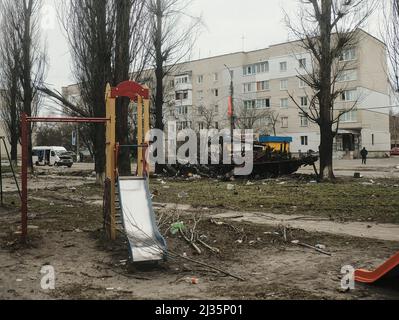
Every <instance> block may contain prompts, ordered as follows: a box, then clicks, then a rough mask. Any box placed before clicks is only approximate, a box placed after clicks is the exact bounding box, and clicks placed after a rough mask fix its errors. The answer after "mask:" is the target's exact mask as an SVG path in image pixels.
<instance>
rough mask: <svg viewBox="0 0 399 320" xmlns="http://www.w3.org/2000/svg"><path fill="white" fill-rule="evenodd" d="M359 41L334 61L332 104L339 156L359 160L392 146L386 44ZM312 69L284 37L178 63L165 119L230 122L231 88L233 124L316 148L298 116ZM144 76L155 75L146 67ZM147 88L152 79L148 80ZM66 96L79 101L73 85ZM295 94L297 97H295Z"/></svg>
mask: <svg viewBox="0 0 399 320" xmlns="http://www.w3.org/2000/svg"><path fill="white" fill-rule="evenodd" d="M358 36H359V40H360V41H359V44H358V45H357V46H356V47H353V48H350V49H348V50H347V51H346V52H345V53H344V54H343V55H342V57H341V58H340V59H339V60H340V61H338V62H337V63H340V64H345V71H343V72H341V73H340V75H339V76H338V82H337V86H338V87H340V88H341V89H342V90H343V92H342V94H341V95H340V96H339V97H338V99H337V100H336V103H335V106H334V108H335V110H336V116H338V115H339V113H340V112H342V111H343V110H350V111H349V112H347V113H345V114H344V115H343V116H342V117H340V121H339V126H338V127H337V128H336V130H337V135H336V138H335V141H334V151H335V157H336V158H357V157H358V156H359V151H360V150H361V149H362V148H363V147H366V148H367V149H368V150H369V153H370V155H371V156H384V155H385V154H386V153H387V152H388V151H389V150H390V139H391V137H390V128H389V108H386V106H389V102H390V98H389V85H388V80H387V75H386V70H387V67H386V61H387V55H386V48H385V45H384V44H383V43H382V42H381V41H379V40H378V39H376V38H374V37H373V36H371V35H370V34H368V33H366V32H364V31H362V30H359V31H358ZM311 68H312V56H311V54H310V53H308V52H306V51H304V49H303V48H301V46H300V45H299V42H286V43H281V44H276V45H272V46H270V47H268V48H265V49H261V50H255V51H250V52H237V53H232V54H226V55H221V56H216V57H210V58H206V59H200V60H195V61H190V62H187V63H183V64H180V65H178V66H177V67H176V70H175V72H174V75H173V76H170V77H169V78H168V79H166V80H165V85H166V87H167V94H166V97H165V107H164V118H165V124H167V123H168V122H170V121H174V122H176V123H177V129H179V130H181V129H186V128H192V129H194V130H197V131H198V130H201V129H210V128H216V129H224V128H229V127H230V119H229V117H228V97H229V96H230V90H231V81H232V82H233V88H234V95H233V97H234V99H233V101H234V107H235V116H236V126H237V127H238V128H253V129H254V131H255V132H256V133H258V134H262V135H267V134H269V135H278V136H289V137H292V138H293V144H292V148H291V150H292V152H293V153H300V152H307V151H308V150H314V151H317V150H318V148H319V145H320V132H319V128H318V126H317V125H316V124H314V123H312V122H311V121H310V120H309V119H307V118H306V117H304V116H303V112H302V111H301V110H300V108H299V107H298V105H299V106H301V108H302V109H303V110H306V109H308V108H309V105H310V101H311V99H312V97H313V95H314V93H313V92H312V91H311V90H310V88H308V87H307V86H306V84H305V83H304V82H303V81H301V80H300V79H299V78H298V75H299V74H302V75H306V74H307V73H308V72H309V70H311ZM148 78H149V79H150V78H153V75H152V71H149V77H148ZM149 86H150V87H151V83H149ZM63 92H64V95H66V96H68V92H71V97H72V98H73V99H76V97H77V96H78V92H77V91H76V87H75V89H74V86H72V87H70V89H68V88H64V90H63ZM291 97H293V98H294V100H295V102H294V101H293V100H292V98H291Z"/></svg>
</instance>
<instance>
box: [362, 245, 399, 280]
mask: <svg viewBox="0 0 399 320" xmlns="http://www.w3.org/2000/svg"><path fill="white" fill-rule="evenodd" d="M393 271H399V252H398V253H397V254H395V255H394V256H393V257H392V258H390V259H388V260H387V261H386V262H385V263H384V264H383V265H381V266H380V267H379V268H377V269H376V270H374V271H367V270H356V271H355V280H356V281H357V282H361V283H369V284H370V283H374V282H377V281H378V280H381V279H382V278H383V277H385V276H387V275H388V274H390V273H391V272H393Z"/></svg>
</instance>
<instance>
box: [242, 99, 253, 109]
mask: <svg viewBox="0 0 399 320" xmlns="http://www.w3.org/2000/svg"><path fill="white" fill-rule="evenodd" d="M255 107H256V100H245V101H244V108H245V109H247V110H248V109H255Z"/></svg>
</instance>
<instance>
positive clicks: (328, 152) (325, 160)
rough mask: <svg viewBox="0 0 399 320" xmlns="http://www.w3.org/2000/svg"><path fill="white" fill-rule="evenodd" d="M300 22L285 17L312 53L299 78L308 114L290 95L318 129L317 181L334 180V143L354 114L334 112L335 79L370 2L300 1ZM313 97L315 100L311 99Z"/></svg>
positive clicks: (354, 42)
mask: <svg viewBox="0 0 399 320" xmlns="http://www.w3.org/2000/svg"><path fill="white" fill-rule="evenodd" d="M300 2H301V4H302V6H301V10H300V15H299V19H298V20H299V22H298V23H297V24H294V23H293V22H292V21H291V20H290V19H289V18H288V15H287V18H286V19H287V25H288V28H289V29H290V30H291V32H292V34H293V35H294V37H295V38H297V39H298V41H299V43H300V46H301V47H302V49H304V50H305V51H306V52H309V53H311V57H312V63H311V66H310V69H309V68H307V69H308V70H307V72H306V73H304V74H299V75H298V78H299V79H300V80H302V81H303V82H304V83H305V84H306V85H307V86H308V87H309V88H310V90H311V91H312V97H310V99H309V100H310V106H309V110H308V109H305V108H301V106H300V104H299V103H298V102H297V101H296V99H295V98H294V97H293V94H290V96H291V99H292V100H293V101H294V102H295V103H296V105H297V106H298V107H299V109H300V110H301V112H302V113H303V115H304V116H306V117H308V118H309V119H310V120H311V121H312V122H314V123H316V124H317V125H318V126H319V127H320V134H321V144H320V178H321V179H324V178H326V177H328V178H329V179H334V178H335V177H334V170H333V141H334V137H335V136H336V134H337V127H338V126H339V121H340V119H341V117H342V116H343V115H344V114H345V113H346V112H348V111H350V110H353V109H354V108H355V106H356V103H355V104H353V105H352V106H351V107H349V108H347V109H346V110H339V111H337V110H336V108H335V102H336V100H337V98H338V97H341V96H342V93H343V90H344V89H343V88H342V87H340V86H338V85H337V79H338V78H339V77H340V76H341V75H342V72H343V71H344V70H346V68H347V64H346V63H345V62H343V61H344V60H346V59H344V58H343V56H344V54H345V53H346V52H347V51H348V50H349V49H352V48H355V47H356V45H357V43H358V42H359V40H360V32H358V28H359V27H361V26H362V24H363V23H364V22H365V21H366V19H367V18H368V17H369V15H370V14H371V12H372V11H373V8H374V7H375V1H373V0H370V1H369V0H345V1H341V0H301V1H300ZM313 94H314V96H313Z"/></svg>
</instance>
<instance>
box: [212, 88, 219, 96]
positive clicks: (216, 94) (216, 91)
mask: <svg viewBox="0 0 399 320" xmlns="http://www.w3.org/2000/svg"><path fill="white" fill-rule="evenodd" d="M212 94H213V95H214V96H215V97H219V89H212Z"/></svg>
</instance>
